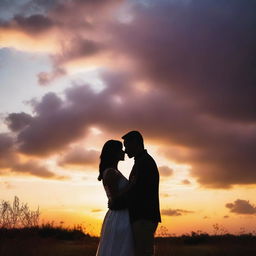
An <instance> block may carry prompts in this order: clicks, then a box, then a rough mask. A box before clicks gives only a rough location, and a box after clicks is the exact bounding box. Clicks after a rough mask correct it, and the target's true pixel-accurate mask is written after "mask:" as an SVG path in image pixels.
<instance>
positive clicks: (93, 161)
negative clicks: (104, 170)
mask: <svg viewBox="0 0 256 256" xmlns="http://www.w3.org/2000/svg"><path fill="white" fill-rule="evenodd" d="M99 155H100V152H98V151H96V150H88V149H84V148H82V147H76V148H73V149H72V150H70V151H69V152H67V153H66V154H65V155H64V156H63V157H62V158H61V159H60V160H59V162H58V163H59V165H60V166H66V165H78V166H97V165H98V162H99Z"/></svg>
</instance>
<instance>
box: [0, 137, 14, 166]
mask: <svg viewBox="0 0 256 256" xmlns="http://www.w3.org/2000/svg"><path fill="white" fill-rule="evenodd" d="M17 161H18V159H17V156H16V154H15V147H14V138H13V137H11V136H10V135H9V134H7V133H0V168H7V167H8V166H9V165H10V163H16V162H17Z"/></svg>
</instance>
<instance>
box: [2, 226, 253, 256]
mask: <svg viewBox="0 0 256 256" xmlns="http://www.w3.org/2000/svg"><path fill="white" fill-rule="evenodd" d="M98 241H99V239H98V238H96V237H90V236H89V235H86V234H84V233H83V232H82V231H81V230H76V229H69V230H68V229H64V228H60V227H59V228H57V227H50V226H48V227H47V226H45V227H38V228H24V229H0V255H1V256H14V255H15V256H16V255H17V256H45V255H47V256H94V255H95V253H96V249H97V245H98ZM155 248H156V256H172V255H173V256H194V255H195V256H247V255H248V256H250V255H256V236H254V235H252V234H247V235H246V234H244V235H240V236H234V235H228V234H226V235H219V236H209V235H207V234H195V233H194V234H191V235H186V236H180V237H162V238H156V240H155Z"/></svg>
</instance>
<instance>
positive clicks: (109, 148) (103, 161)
mask: <svg viewBox="0 0 256 256" xmlns="http://www.w3.org/2000/svg"><path fill="white" fill-rule="evenodd" d="M122 147H123V144H122V142H121V141H118V140H108V141H107V142H106V143H105V144H104V146H103V148H102V151H101V154H100V164H99V176H98V180H99V181H101V180H102V178H103V172H104V170H106V169H107V168H109V167H111V166H113V165H114V164H115V162H116V161H117V160H118V153H119V152H120V150H121V149H122Z"/></svg>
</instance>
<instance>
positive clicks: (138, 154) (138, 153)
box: [134, 148, 146, 159]
mask: <svg viewBox="0 0 256 256" xmlns="http://www.w3.org/2000/svg"><path fill="white" fill-rule="evenodd" d="M145 152H146V150H145V149H144V148H143V149H141V150H139V151H138V152H137V153H136V155H135V156H134V159H136V158H138V157H140V156H141V155H143V154H144V153H145Z"/></svg>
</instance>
